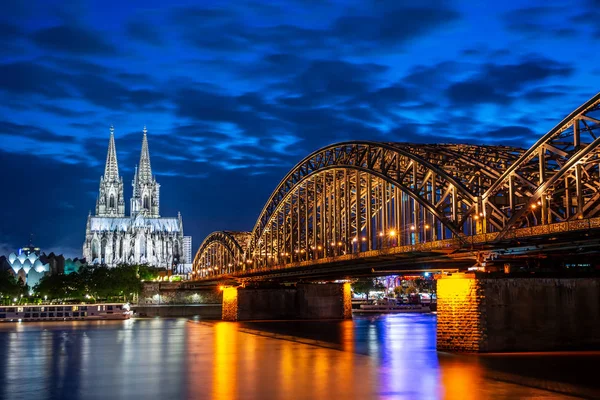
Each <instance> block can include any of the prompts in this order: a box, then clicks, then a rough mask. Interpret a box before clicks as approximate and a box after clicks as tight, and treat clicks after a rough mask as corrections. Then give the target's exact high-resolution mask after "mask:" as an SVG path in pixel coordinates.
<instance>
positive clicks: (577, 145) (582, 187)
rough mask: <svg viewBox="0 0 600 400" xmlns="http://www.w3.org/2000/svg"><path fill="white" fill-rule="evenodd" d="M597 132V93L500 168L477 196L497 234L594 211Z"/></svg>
mask: <svg viewBox="0 0 600 400" xmlns="http://www.w3.org/2000/svg"><path fill="white" fill-rule="evenodd" d="M599 134H600V93H598V94H597V95H596V96H594V97H593V98H591V99H590V100H589V101H587V102H586V103H584V104H583V105H581V106H580V107H578V108H577V109H576V110H575V111H573V112H572V113H571V114H569V115H568V116H567V117H566V118H565V119H563V120H562V121H561V122H560V123H559V124H558V125H556V126H555V127H554V128H553V129H552V130H550V131H549V132H548V133H547V134H545V135H544V136H543V137H542V138H540V139H539V140H538V141H537V142H536V143H535V144H534V145H533V146H531V148H529V150H527V151H526V152H525V153H524V154H523V155H522V156H521V157H520V158H519V159H518V160H517V162H515V163H513V164H512V165H511V166H510V167H509V168H508V169H506V170H505V171H504V172H503V174H502V175H501V176H500V177H499V178H498V179H497V181H496V182H495V183H494V184H493V185H492V186H491V187H489V188H488V189H487V190H486V191H485V192H484V193H483V196H482V203H483V207H484V209H485V215H486V219H487V220H488V221H489V223H490V224H492V225H493V226H494V227H495V228H496V229H497V231H499V232H500V234H499V235H498V237H497V240H501V239H502V238H504V237H506V236H507V234H509V232H510V231H511V230H512V229H517V228H522V227H531V226H537V225H544V224H551V223H557V222H562V221H568V220H572V219H576V218H580V219H581V218H593V217H596V216H598V215H599V213H600V179H599V168H598V167H599V163H600V147H599V146H598V145H599V144H600V139H599V138H598V136H599Z"/></svg>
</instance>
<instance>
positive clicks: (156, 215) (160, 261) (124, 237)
mask: <svg viewBox="0 0 600 400" xmlns="http://www.w3.org/2000/svg"><path fill="white" fill-rule="evenodd" d="M143 133H144V135H143V138H142V150H141V153H140V163H139V165H138V166H137V167H136V168H135V175H134V178H133V182H132V186H133V195H132V197H131V201H130V215H129V216H126V215H125V199H124V196H123V178H122V177H121V176H120V175H119V165H118V162H117V151H116V146H115V137H114V129H113V128H112V127H111V128H110V139H109V142H108V154H107V156H106V166H105V168H104V175H103V176H102V177H101V178H100V188H99V193H98V200H97V201H96V214H95V215H89V216H88V220H87V226H86V233H85V242H84V244H83V256H84V257H85V259H86V260H87V261H88V263H91V264H105V265H108V266H116V265H118V264H148V265H152V266H155V267H165V268H171V267H173V266H175V265H177V264H181V263H184V262H185V260H184V252H183V242H184V241H183V222H182V219H181V214H179V215H178V216H177V217H173V218H168V217H161V216H160V185H159V184H158V182H156V178H155V177H154V176H153V175H152V167H151V165H150V150H149V148H148V137H147V130H146V127H144V130H143Z"/></svg>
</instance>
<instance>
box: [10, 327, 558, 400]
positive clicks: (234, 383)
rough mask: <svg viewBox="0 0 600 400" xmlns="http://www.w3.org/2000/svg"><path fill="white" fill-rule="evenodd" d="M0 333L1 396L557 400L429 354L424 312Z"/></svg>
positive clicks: (463, 360) (477, 364)
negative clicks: (341, 318) (326, 319)
mask: <svg viewBox="0 0 600 400" xmlns="http://www.w3.org/2000/svg"><path fill="white" fill-rule="evenodd" d="M249 330H253V331H255V332H256V333H259V334H250V333H247V332H248V331H249ZM292 334H296V335H295V336H294V337H292V336H290V335H292ZM0 340H1V341H2V343H3V344H4V345H3V346H0V391H1V392H0V398H10V399H13V398H14V399H27V400H31V399H107V398H108V399H111V400H112V399H130V398H140V399H178V398H184V399H186V398H190V399H194V398H198V399H226V400H232V399H332V398H334V399H361V400H363V399H371V398H381V399H481V398H493V399H503V398H506V399H510V398H524V397H536V396H537V397H539V398H565V397H562V396H561V395H559V394H556V393H551V392H548V391H544V390H541V389H535V388H531V387H527V386H523V385H516V384H512V383H506V382H501V381H498V380H494V379H490V372H491V371H492V370H491V369H490V368H491V364H493V360H490V359H485V360H483V361H482V359H481V358H478V357H464V356H454V355H448V354H443V353H437V352H436V351H435V316H431V315H388V316H374V317H368V318H356V319H355V320H353V321H342V322H312V323H308V322H306V323H302V322H279V323H273V322H271V323H246V324H242V323H227V322H218V323H214V324H206V323H190V322H187V321H185V320H164V319H154V320H131V321H124V322H118V321H114V322H108V321H106V322H73V323H66V324H58V323H56V324H53V323H43V324H41V323H40V324H35V323H31V324H20V325H9V324H5V325H2V326H0ZM308 343H311V344H308ZM501 361H502V364H503V365H504V366H505V367H510V365H511V360H510V358H507V357H503V358H502V359H501ZM521 361H522V360H520V359H516V362H519V363H520V362H521Z"/></svg>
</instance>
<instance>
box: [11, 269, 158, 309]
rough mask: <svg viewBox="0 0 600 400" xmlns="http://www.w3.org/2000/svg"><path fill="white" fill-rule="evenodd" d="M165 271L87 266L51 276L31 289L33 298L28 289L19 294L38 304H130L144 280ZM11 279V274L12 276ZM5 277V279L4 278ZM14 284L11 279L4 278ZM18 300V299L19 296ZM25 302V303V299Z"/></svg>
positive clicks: (25, 287) (25, 288)
mask: <svg viewBox="0 0 600 400" xmlns="http://www.w3.org/2000/svg"><path fill="white" fill-rule="evenodd" d="M164 271H165V270H164V269H158V268H152V267H148V266H146V265H120V266H117V267H114V268H108V267H106V266H84V267H82V268H81V269H80V270H79V271H77V272H73V273H70V274H68V275H65V274H58V275H48V276H45V277H43V278H42V279H41V280H40V282H39V283H38V284H37V285H36V286H34V287H33V288H31V290H32V291H33V294H32V295H31V296H29V293H28V288H27V286H25V285H23V283H22V281H19V280H16V281H17V285H19V284H20V285H22V286H23V288H24V289H23V290H22V291H21V292H19V293H18V294H19V295H20V294H23V295H24V296H26V297H28V298H27V300H28V301H29V302H35V301H41V300H44V301H51V300H59V301H86V302H92V301H98V300H103V301H105V300H115V301H130V300H132V299H133V298H134V297H135V296H136V295H138V294H139V293H140V292H141V290H142V281H144V280H152V279H155V278H156V277H158V276H159V274H160V273H161V272H164ZM8 275H9V277H10V278H13V280H15V279H14V277H11V276H10V274H8ZM3 278H4V277H3ZM2 281H3V282H4V281H7V282H8V281H10V279H2ZM15 297H18V296H16V295H15ZM19 301H21V299H19ZM23 301H24V300H23Z"/></svg>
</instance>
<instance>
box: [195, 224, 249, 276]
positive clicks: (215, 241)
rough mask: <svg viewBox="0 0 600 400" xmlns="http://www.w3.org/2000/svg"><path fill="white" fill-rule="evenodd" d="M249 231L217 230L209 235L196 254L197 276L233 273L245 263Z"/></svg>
mask: <svg viewBox="0 0 600 400" xmlns="http://www.w3.org/2000/svg"><path fill="white" fill-rule="evenodd" d="M248 235H249V232H232V231H216V232H213V233H211V234H210V235H208V236H207V237H206V238H205V239H204V241H203V242H202V244H201V245H200V247H199V248H198V251H197V252H196V255H195V256H194V261H193V263H192V267H193V271H192V274H193V275H196V278H202V277H209V276H213V275H218V274H225V273H231V272H233V271H235V270H238V269H240V268H241V267H242V266H243V263H244V251H245V247H246V243H247V241H248V240H247V237H248Z"/></svg>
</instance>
